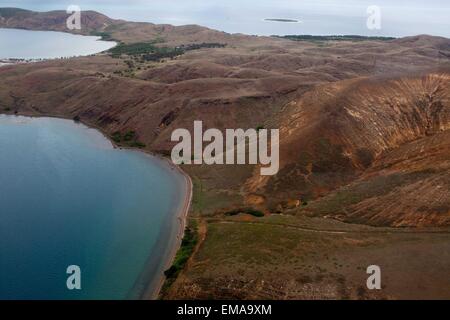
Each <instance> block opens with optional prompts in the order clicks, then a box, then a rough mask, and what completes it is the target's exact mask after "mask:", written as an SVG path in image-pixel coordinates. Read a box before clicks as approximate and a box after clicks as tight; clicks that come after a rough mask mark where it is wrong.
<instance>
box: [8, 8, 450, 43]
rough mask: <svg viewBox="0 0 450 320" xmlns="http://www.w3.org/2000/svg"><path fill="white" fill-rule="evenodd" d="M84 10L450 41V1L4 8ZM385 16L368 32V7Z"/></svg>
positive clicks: (267, 29)
mask: <svg viewBox="0 0 450 320" xmlns="http://www.w3.org/2000/svg"><path fill="white" fill-rule="evenodd" d="M70 4H75V5H79V6H80V7H81V8H82V9H83V10H88V9H90V10H97V11H100V12H102V13H105V14H107V15H109V16H111V17H113V18H121V19H126V20H134V21H148V22H154V23H170V24H175V25H182V24H200V25H204V26H208V27H211V28H215V29H219V30H223V31H227V32H233V33H234V32H242V33H248V34H264V35H270V34H365V35H388V36H406V35H414V34H423V33H427V34H433V35H443V36H447V37H450V0H426V1H424V0H409V1H406V0H397V1H396V0H369V1H368V0H220V1H219V0H124V1H118V0H103V1H102V0H97V1H87V0H70V1H65V0H62V1H61V0H58V1H56V0H54V1H53V0H41V1H31V0H15V1H2V0H0V6H1V7H5V6H11V7H21V8H29V9H33V10H39V11H47V10H55V9H65V8H67V6H68V5H70ZM370 5H377V6H379V7H380V8H381V12H382V20H381V21H382V25H381V26H382V28H381V30H368V29H367V27H366V20H367V12H366V10H367V7H368V6H370ZM265 18H289V19H297V20H301V21H302V23H299V24H287V23H281V22H279V23H275V22H272V23H270V22H264V21H263V20H264V19H265Z"/></svg>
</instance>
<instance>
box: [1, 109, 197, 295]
mask: <svg viewBox="0 0 450 320" xmlns="http://www.w3.org/2000/svg"><path fill="white" fill-rule="evenodd" d="M0 115H4V116H16V117H29V118H54V119H62V120H68V121H72V122H74V123H75V124H76V123H77V122H75V121H74V120H73V119H70V118H67V117H65V116H62V115H50V114H49V115H47V114H42V115H38V114H27V113H18V114H7V113H4V112H2V111H0ZM78 124H82V125H84V126H85V127H86V128H88V129H94V130H97V131H98V132H100V133H101V135H102V136H103V137H104V138H105V139H106V140H108V141H109V142H110V143H111V145H112V147H113V148H114V149H118V150H130V151H138V152H142V153H143V154H145V155H147V156H152V157H155V158H157V159H159V160H161V161H162V162H163V163H165V164H166V165H167V167H168V168H169V169H170V170H177V172H178V173H179V174H180V175H181V176H182V177H183V179H184V181H185V188H186V194H185V195H184V198H183V202H182V203H180V206H179V208H178V209H177V212H176V213H175V216H174V218H175V220H174V223H175V230H176V231H175V232H174V234H175V235H176V239H173V241H174V245H172V246H171V248H168V250H167V252H168V254H167V255H164V258H165V259H164V260H165V261H164V263H163V265H164V271H165V270H167V269H169V268H170V267H171V265H172V264H173V261H174V260H175V257H176V254H177V252H178V250H179V249H180V247H181V242H182V240H183V237H184V233H185V229H186V226H187V219H188V215H189V210H190V208H191V205H192V197H193V183H192V179H191V177H190V176H189V175H188V174H187V173H186V172H185V171H184V170H183V169H182V168H181V167H180V166H178V165H175V164H173V163H172V162H171V161H170V160H169V159H168V158H166V157H164V156H162V155H161V154H158V153H154V152H152V151H149V150H145V149H139V148H133V147H121V146H119V145H117V144H116V143H115V142H114V141H113V140H112V139H111V138H110V137H109V136H108V135H107V134H106V133H105V132H104V131H103V130H102V129H101V128H99V127H98V126H96V125H92V124H89V123H86V122H84V121H79V122H78ZM177 229H178V230H177ZM164 271H163V273H162V274H160V275H158V277H156V276H155V278H154V279H153V281H155V282H156V283H157V286H156V287H154V288H151V286H150V285H151V283H148V284H146V286H145V287H146V289H145V290H144V291H143V292H142V294H141V295H140V296H139V299H137V300H157V299H158V297H159V294H160V292H161V289H162V287H163V285H164V282H165V281H166V277H165V275H164ZM142 272H145V270H143V271H142ZM147 286H148V288H147Z"/></svg>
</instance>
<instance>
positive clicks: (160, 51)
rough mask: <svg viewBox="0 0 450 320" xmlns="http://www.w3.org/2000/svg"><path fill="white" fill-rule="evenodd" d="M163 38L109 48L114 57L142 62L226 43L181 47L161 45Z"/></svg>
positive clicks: (170, 57) (158, 59)
mask: <svg viewBox="0 0 450 320" xmlns="http://www.w3.org/2000/svg"><path fill="white" fill-rule="evenodd" d="M158 43H161V40H154V41H151V42H137V43H132V44H124V43H121V44H119V45H118V46H116V47H114V48H112V49H110V50H109V52H110V53H111V56H112V57H113V58H119V57H121V56H123V55H127V56H132V57H135V58H139V59H140V60H141V62H145V61H160V60H162V59H173V58H175V57H177V56H180V55H183V54H184V53H186V52H187V51H192V50H199V49H203V48H224V47H225V46H226V45H225V44H221V43H199V44H190V45H181V46H179V47H159V46H157V44H158Z"/></svg>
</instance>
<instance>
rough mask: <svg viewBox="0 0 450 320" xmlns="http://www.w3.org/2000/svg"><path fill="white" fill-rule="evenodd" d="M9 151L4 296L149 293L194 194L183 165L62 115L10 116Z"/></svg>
mask: <svg viewBox="0 0 450 320" xmlns="http://www.w3.org/2000/svg"><path fill="white" fill-rule="evenodd" d="M0 150H1V152H0V255H1V257H0V299H124V298H139V297H140V296H141V295H142V294H143V293H144V291H146V292H148V286H155V283H157V282H159V279H160V277H161V275H162V273H163V271H164V268H165V267H166V265H167V257H168V255H169V253H170V252H171V251H173V245H174V239H176V235H177V233H178V232H179V230H178V229H179V221H178V218H177V216H178V214H179V210H180V207H182V204H183V201H184V200H185V196H186V192H187V190H186V184H185V182H186V181H185V178H184V177H183V176H182V175H181V174H180V173H179V172H178V171H177V170H174V169H173V168H171V167H170V166H169V164H168V163H167V162H165V161H163V160H160V159H158V158H156V157H152V156H149V155H147V154H144V153H141V152H137V151H131V150H119V149H114V148H113V146H112V144H111V143H110V142H109V141H108V140H107V139H106V138H105V137H104V136H103V135H102V134H101V133H100V132H98V131H96V130H93V129H89V128H87V127H85V126H84V125H81V124H76V123H74V122H72V121H69V120H61V119H53V118H28V117H14V116H3V115H0ZM69 265H78V266H80V268H81V286H82V289H81V290H74V291H70V290H68V289H67V287H66V280H67V278H68V276H69V275H67V274H66V269H67V267H68V266H69Z"/></svg>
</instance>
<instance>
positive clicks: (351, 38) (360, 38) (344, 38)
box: [276, 34, 396, 41]
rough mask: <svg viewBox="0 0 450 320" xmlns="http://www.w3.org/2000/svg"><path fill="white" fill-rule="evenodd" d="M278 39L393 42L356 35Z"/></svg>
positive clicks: (386, 39)
mask: <svg viewBox="0 0 450 320" xmlns="http://www.w3.org/2000/svg"><path fill="white" fill-rule="evenodd" d="M276 37H278V38H284V39H289V40H293V41H389V40H395V39H396V38H393V37H366V36H358V35H334V36H313V35H307V34H305V35H286V36H276Z"/></svg>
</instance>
